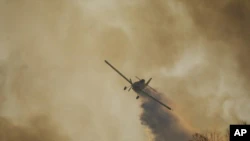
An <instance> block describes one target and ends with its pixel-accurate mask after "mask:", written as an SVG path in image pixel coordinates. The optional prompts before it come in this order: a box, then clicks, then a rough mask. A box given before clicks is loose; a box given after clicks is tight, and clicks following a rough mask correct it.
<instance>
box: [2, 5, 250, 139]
mask: <svg viewBox="0 0 250 141" xmlns="http://www.w3.org/2000/svg"><path fill="white" fill-rule="evenodd" d="M249 7H250V6H249V1H248V0H220V1H216V0H211V1H203V0H158V1H155V0H145V1H139V0H127V1H123V0H105V1H103V0H70V1H69V0H43V1H34V0H22V1H20V0H0V116H1V117H3V118H4V119H5V120H4V121H7V122H8V124H5V125H14V126H15V127H17V128H18V130H15V131H17V132H20V133H18V135H20V134H22V135H24V136H25V135H27V136H29V135H30V134H32V136H36V137H37V136H38V135H37V134H36V133H32V131H33V129H34V131H38V130H40V128H37V127H34V126H33V123H31V122H32V119H34V118H36V117H37V116H38V117H40V116H41V115H42V116H43V117H46V118H48V119H49V122H52V123H53V124H52V125H51V124H46V123H47V121H42V123H44V124H43V125H44V126H46V127H44V128H43V129H45V130H46V131H47V129H49V128H51V129H53V130H49V133H50V134H49V135H48V134H47V132H46V133H43V132H42V135H43V136H44V137H47V136H48V139H47V140H50V138H49V136H51V137H52V138H51V140H52V139H55V140H56V139H57V137H62V138H64V139H66V140H67V139H70V140H72V141H82V140H101V141H118V140H119V141H127V140H130V141H133V140H134V141H145V140H148V136H151V135H152V134H149V133H148V132H147V131H148V129H145V127H144V126H142V125H141V124H140V120H139V119H140V114H141V113H142V114H143V113H144V114H145V113H147V114H146V116H148V117H152V118H153V117H154V116H155V115H151V114H156V113H154V112H156V111H151V110H150V109H157V108H158V107H157V105H154V104H152V105H151V103H150V102H149V103H147V102H146V103H145V105H143V107H144V111H143V110H142V109H141V108H140V106H139V104H138V102H137V101H136V100H135V95H134V94H133V93H130V94H127V93H125V92H123V90H122V87H123V86H124V85H126V83H125V81H124V80H122V78H120V77H119V76H116V74H115V72H113V71H112V70H111V69H110V68H108V67H107V66H105V63H104V62H103V60H105V59H107V60H109V61H110V62H111V63H112V64H114V65H115V66H116V67H117V68H118V69H119V70H121V71H122V72H123V73H124V74H125V75H126V76H128V77H129V76H136V75H138V76H139V77H142V78H145V79H146V78H149V77H153V81H152V82H151V83H150V85H151V86H152V87H153V88H156V89H157V90H158V89H159V90H160V92H162V99H163V100H164V97H167V98H168V99H171V100H173V101H174V104H175V106H174V113H173V114H172V113H168V112H167V113H165V112H164V111H161V110H159V111H160V113H158V114H159V116H160V117H162V118H160V119H159V122H160V121H161V122H163V120H164V123H162V126H160V128H161V129H162V128H164V127H165V128H164V129H162V130H164V131H165V132H172V133H173V132H174V131H176V133H173V134H176V135H181V134H182V135H183V137H185V136H186V133H184V131H186V132H187V134H188V133H189V131H188V130H189V128H186V126H184V125H191V126H192V127H194V128H196V129H197V130H200V129H207V128H209V127H210V128H216V127H218V128H221V127H225V126H227V125H228V124H229V123H232V122H234V121H236V120H247V121H249V119H250V118H249V117H250V115H249V112H248V111H249V110H250V107H249V106H250V105H249V101H250V94H249V84H250V76H249V74H250V73H249V72H250V65H249V63H248V62H249V61H248V60H249V59H248V58H249V33H250V29H249V26H248V25H250V21H249V19H250V18H249V13H250V12H249ZM165 102H167V103H168V102H169V101H168V100H166V101H165ZM149 105H150V106H149ZM145 106H146V107H145ZM147 106H149V107H147ZM151 106H152V107H151ZM150 111H151V113H150ZM161 114H163V115H161ZM166 114H167V115H168V116H167V117H168V118H166V119H165V117H166ZM156 118H157V116H156ZM180 118H181V119H183V120H184V121H185V122H178V121H179V120H178V119H180ZM50 119H51V120H50ZM148 119H149V118H147V119H143V120H146V121H144V122H145V123H147V124H148V127H149V128H150V129H151V130H152V132H153V134H155V135H156V138H157V139H159V138H160V137H166V136H164V135H163V136H160V135H162V134H163V133H162V132H159V130H157V129H158V128H154V125H156V124H158V121H152V123H150V121H149V120H148ZM165 120H166V122H165ZM172 122H173V123H172ZM175 122H176V123H175ZM145 123H144V124H145ZM179 123H180V124H179ZM169 124H170V125H173V126H175V125H176V127H172V128H173V129H176V130H173V131H168V129H169V128H168V126H167V125H169ZM165 125H166V126H165ZM170 125H169V126H170ZM19 127H20V128H19ZM26 127H27V128H26ZM54 127H58V128H56V129H58V130H56V129H55V130H54ZM179 127H180V128H179ZM187 127H188V126H187ZM28 128H29V129H28ZM182 128H183V129H182ZM30 129H31V130H30ZM177 129H179V130H177ZM166 130H167V131H166ZM8 131H9V130H8V128H3V129H2V128H1V131H0V133H1V134H2V133H5V132H8ZM177 131H179V132H177ZM17 132H16V133H17ZM23 132H25V133H23ZM158 132H159V133H158ZM26 133H27V134H26ZM59 134H60V135H59ZM61 134H64V135H65V136H66V137H65V136H61ZM173 134H171V135H169V137H171V138H172V137H173V136H172V135H173ZM6 135H8V134H6ZM54 135H55V136H54ZM10 136H11V135H10ZM6 138H7V137H6ZM10 138H11V137H10ZM27 138H28V137H27ZM177 138H178V137H176V139H177ZM32 139H33V140H35V138H32ZM172 139H173V140H174V139H175V138H174V137H173V138H172ZM10 140H11V139H10ZM13 140H15V139H13ZM44 140H46V139H44ZM58 140H59V139H58Z"/></svg>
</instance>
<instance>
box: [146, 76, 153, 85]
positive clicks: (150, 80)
mask: <svg viewBox="0 0 250 141" xmlns="http://www.w3.org/2000/svg"><path fill="white" fill-rule="evenodd" d="M151 80H152V78H150V79H149V80H148V81H147V83H146V86H148V84H149V83H150V81H151Z"/></svg>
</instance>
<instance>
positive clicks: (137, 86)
mask: <svg viewBox="0 0 250 141" xmlns="http://www.w3.org/2000/svg"><path fill="white" fill-rule="evenodd" d="M105 63H106V64H108V65H109V66H110V67H111V68H112V69H114V70H115V71H116V72H117V73H118V74H120V75H121V76H122V77H123V78H124V79H125V80H127V81H128V83H129V84H130V87H129V89H128V91H130V90H131V89H133V90H134V91H135V92H136V93H137V94H144V95H146V96H148V97H149V98H151V99H153V100H155V101H156V102H158V103H159V104H161V105H162V106H164V107H166V108H168V109H169V110H172V109H171V108H170V107H169V106H167V105H165V104H164V103H162V102H161V101H159V100H157V99H156V98H154V97H153V96H151V95H150V94H148V93H147V92H145V90H144V89H145V88H146V87H147V86H149V85H148V84H149V83H150V81H151V80H152V78H150V79H149V80H148V81H147V82H146V83H145V80H144V79H140V78H138V77H136V78H137V79H139V81H136V82H134V83H133V82H132V80H131V79H128V78H127V77H126V76H124V75H123V74H122V73H121V72H120V71H118V70H117V69H116V68H115V67H114V66H112V65H111V64H110V63H109V62H108V61H107V60H105ZM149 87H150V86H149ZM126 89H127V87H126V86H125V87H124V90H126ZM138 98H139V95H137V97H136V99H138Z"/></svg>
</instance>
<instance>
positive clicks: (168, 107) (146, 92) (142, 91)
mask: <svg viewBox="0 0 250 141" xmlns="http://www.w3.org/2000/svg"><path fill="white" fill-rule="evenodd" d="M142 92H143V94H145V95H146V96H148V97H149V98H151V99H153V100H154V101H156V102H158V103H159V104H161V105H162V106H164V107H166V108H168V109H169V110H172V108H170V107H169V106H167V105H165V104H164V103H162V102H161V101H159V100H157V99H156V98H154V97H153V96H151V95H150V94H148V93H147V92H145V91H143V90H142Z"/></svg>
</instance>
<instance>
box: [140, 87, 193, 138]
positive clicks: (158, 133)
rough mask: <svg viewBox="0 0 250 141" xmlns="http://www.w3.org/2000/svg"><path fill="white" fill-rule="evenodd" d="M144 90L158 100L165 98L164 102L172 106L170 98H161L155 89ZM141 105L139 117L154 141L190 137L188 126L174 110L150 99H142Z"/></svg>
mask: <svg viewBox="0 0 250 141" xmlns="http://www.w3.org/2000/svg"><path fill="white" fill-rule="evenodd" d="M145 91H146V92H147V93H149V94H150V95H152V96H154V97H155V98H157V99H159V100H160V101H163V100H164V99H165V100H164V102H165V103H167V104H168V105H169V106H170V107H172V106H174V105H171V103H172V102H171V101H170V100H167V99H166V98H162V97H161V96H162V95H161V94H160V93H159V92H157V91H156V90H154V89H152V88H147V89H146V90H145ZM141 107H142V108H143V112H142V114H141V118H140V119H141V121H142V124H143V125H146V126H147V127H148V128H149V129H150V131H151V132H152V133H153V135H154V137H153V138H154V140H155V141H165V140H166V139H168V140H175V141H185V140H187V139H188V138H190V137H191V134H192V132H190V127H188V126H187V125H186V123H185V122H184V121H182V119H181V118H180V117H179V116H178V115H176V114H175V113H174V111H169V110H168V109H166V108H165V107H162V105H160V104H159V103H157V102H155V101H153V100H151V99H143V103H142V105H141Z"/></svg>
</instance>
